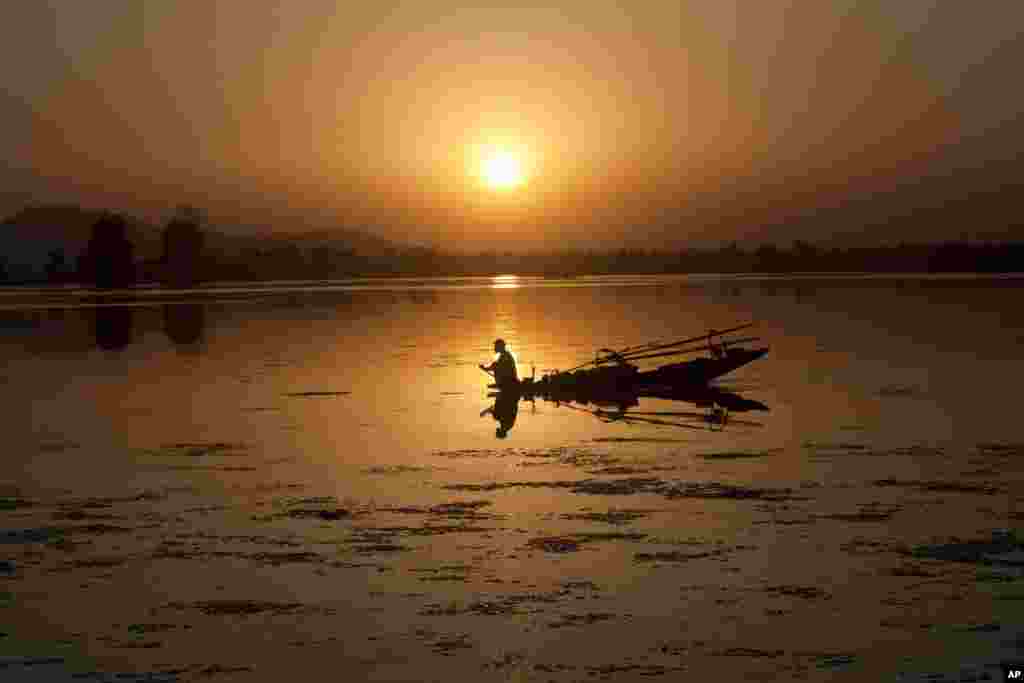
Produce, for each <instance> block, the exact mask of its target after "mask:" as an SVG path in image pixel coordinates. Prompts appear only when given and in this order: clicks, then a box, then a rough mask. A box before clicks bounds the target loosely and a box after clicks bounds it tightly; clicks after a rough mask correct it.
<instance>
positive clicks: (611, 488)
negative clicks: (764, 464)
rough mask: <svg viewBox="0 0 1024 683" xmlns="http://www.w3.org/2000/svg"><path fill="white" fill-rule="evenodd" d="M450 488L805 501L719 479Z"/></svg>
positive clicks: (458, 486)
mask: <svg viewBox="0 0 1024 683" xmlns="http://www.w3.org/2000/svg"><path fill="white" fill-rule="evenodd" d="M441 488H444V489H447V490H449V491H473V492H483V491H500V490H503V489H510V488H555V489H567V490H569V491H570V492H572V493H583V494H589V495H604V496H615V495H632V494H637V493H654V494H658V495H661V496H664V497H666V498H669V499H675V498H727V499H733V500H768V501H787V500H805V498H803V497H801V496H797V495H795V493H794V492H793V490H792V489H789V488H785V489H768V488H751V487H745V486H737V485H733V484H722V483H719V482H667V481H664V480H662V479H657V478H649V477H629V478H624V479H581V480H576V481H512V482H490V483H487V484H446V485H444V486H442V487H441Z"/></svg>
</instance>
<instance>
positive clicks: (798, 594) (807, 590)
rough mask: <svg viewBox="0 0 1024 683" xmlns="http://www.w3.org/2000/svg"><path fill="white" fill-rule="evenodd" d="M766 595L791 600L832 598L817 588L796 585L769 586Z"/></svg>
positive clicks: (766, 588) (765, 589) (765, 590)
mask: <svg viewBox="0 0 1024 683" xmlns="http://www.w3.org/2000/svg"><path fill="white" fill-rule="evenodd" d="M764 592H765V593H774V594H776V595H784V596H786V597H790V598H801V599H802V600H829V599H831V598H832V596H831V595H830V594H829V593H828V592H827V591H824V590H822V589H821V588H817V587H816V586H798V585H795V584H784V585H780V586H767V587H765V588H764Z"/></svg>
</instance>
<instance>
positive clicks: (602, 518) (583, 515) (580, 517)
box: [562, 509, 649, 525]
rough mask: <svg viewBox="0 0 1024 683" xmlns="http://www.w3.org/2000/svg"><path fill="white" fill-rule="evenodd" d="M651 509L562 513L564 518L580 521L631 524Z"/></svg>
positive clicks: (645, 515)
mask: <svg viewBox="0 0 1024 683" xmlns="http://www.w3.org/2000/svg"><path fill="white" fill-rule="evenodd" d="M648 513H649V511H647V510H615V509H611V510H608V511H607V512H576V513H566V514H563V515H562V519H568V520H574V521H580V522H604V523H605V524H615V525H620V524H629V523H630V522H635V521H636V520H638V519H643V518H644V517H647V515H648Z"/></svg>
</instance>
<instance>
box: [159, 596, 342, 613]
mask: <svg viewBox="0 0 1024 683" xmlns="http://www.w3.org/2000/svg"><path fill="white" fill-rule="evenodd" d="M164 608H166V609H173V610H182V611H183V610H195V611H198V612H202V613H203V614H205V615H208V616H232V617H236V616H252V615H254V614H273V615H283V614H333V613H334V610H332V609H329V608H326V607H322V606H318V605H308V604H304V603H301V602H271V601H267V600H196V601H194V602H169V603H167V604H165V605H164Z"/></svg>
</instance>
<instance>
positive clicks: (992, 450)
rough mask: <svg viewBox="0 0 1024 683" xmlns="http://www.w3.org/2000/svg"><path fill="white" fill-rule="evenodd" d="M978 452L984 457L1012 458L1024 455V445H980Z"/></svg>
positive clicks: (991, 443) (994, 443)
mask: <svg viewBox="0 0 1024 683" xmlns="http://www.w3.org/2000/svg"><path fill="white" fill-rule="evenodd" d="M978 452H979V453H981V454H982V455H994V456H999V457H1011V456H1019V455H1024V443H996V442H989V443H980V444H978Z"/></svg>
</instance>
